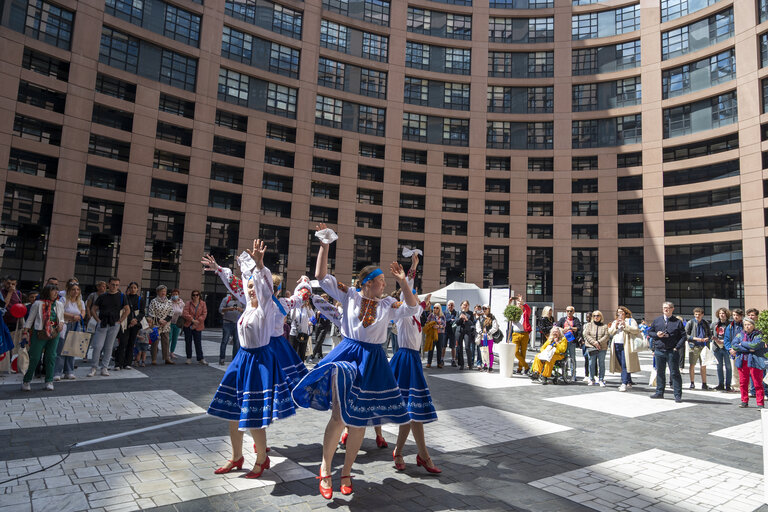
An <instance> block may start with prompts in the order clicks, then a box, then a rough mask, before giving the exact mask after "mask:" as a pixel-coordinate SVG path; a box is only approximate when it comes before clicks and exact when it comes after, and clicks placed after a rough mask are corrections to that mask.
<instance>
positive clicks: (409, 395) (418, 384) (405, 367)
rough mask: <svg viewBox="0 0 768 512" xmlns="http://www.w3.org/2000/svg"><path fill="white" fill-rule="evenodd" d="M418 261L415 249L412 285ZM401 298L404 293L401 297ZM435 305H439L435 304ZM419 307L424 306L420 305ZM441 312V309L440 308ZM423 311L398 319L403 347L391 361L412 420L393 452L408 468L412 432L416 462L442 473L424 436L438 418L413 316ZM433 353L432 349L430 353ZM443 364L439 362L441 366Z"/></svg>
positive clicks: (401, 466)
mask: <svg viewBox="0 0 768 512" xmlns="http://www.w3.org/2000/svg"><path fill="white" fill-rule="evenodd" d="M418 264H419V255H418V254H416V253H414V254H413V255H412V256H411V269H410V270H409V271H408V278H409V279H408V285H409V286H411V285H412V282H413V281H412V280H413V277H412V274H411V273H412V272H413V275H414V276H415V270H416V266H417V265H418ZM401 298H402V297H401ZM435 308H436V309H439V308H440V306H439V305H438V304H435ZM419 310H421V307H420V306H419ZM441 313H442V311H441ZM419 314H420V313H417V314H416V315H414V316H412V317H410V318H401V319H399V320H397V322H396V325H397V330H398V333H399V334H400V340H399V342H400V350H398V351H397V353H396V354H395V355H394V356H393V357H392V359H391V360H390V361H389V365H390V366H391V367H392V373H394V375H395V380H396V381H397V385H398V386H399V387H400V394H401V395H402V396H403V400H404V401H405V408H406V410H407V411H408V417H409V418H410V422H408V423H406V424H404V425H400V432H399V433H398V435H397V446H396V447H395V450H394V451H393V452H392V459H394V461H395V468H396V469H397V470H398V471H403V470H404V469H405V460H404V459H403V447H404V446H405V442H406V441H407V440H408V434H410V433H411V432H413V440H414V441H416V447H417V449H418V454H417V455H416V465H417V466H424V469H426V470H427V471H428V472H430V473H441V472H442V471H440V470H439V469H438V468H437V466H435V463H434V462H432V459H431V458H430V456H429V451H428V450H427V443H426V441H425V440H424V424H425V423H429V422H430V421H435V420H436V419H437V412H436V411H435V406H434V405H433V404H432V396H431V395H430V393H429V387H428V386H427V381H426V380H425V379H424V370H422V368H421V351H420V349H421V332H419V331H420V330H419V326H418V324H417V323H416V322H414V321H413V320H414V319H415V318H417V317H418V316H419ZM435 315H436V313H432V314H430V315H429V317H430V321H433V320H434V318H433V317H434V316H435ZM431 355H432V353H431V352H430V356H431ZM441 366H442V365H438V368H440V367H441Z"/></svg>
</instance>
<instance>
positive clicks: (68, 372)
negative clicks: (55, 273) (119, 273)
mask: <svg viewBox="0 0 768 512" xmlns="http://www.w3.org/2000/svg"><path fill="white" fill-rule="evenodd" d="M62 316H63V318H64V322H66V327H65V328H64V330H63V331H62V333H61V336H60V337H59V345H58V347H57V348H56V367H55V369H54V371H53V380H54V381H59V380H61V379H62V378H64V379H68V380H75V379H76V378H77V377H75V358H74V357H73V356H62V355H61V351H62V350H63V349H64V341H65V340H66V336H67V333H68V332H69V331H73V330H75V329H76V328H77V325H78V324H79V323H80V322H83V320H84V318H85V303H84V302H83V299H82V297H81V295H80V285H78V284H70V285H68V286H67V294H66V295H65V296H64V307H63V309H62ZM62 338H63V339H62ZM62 373H63V375H62Z"/></svg>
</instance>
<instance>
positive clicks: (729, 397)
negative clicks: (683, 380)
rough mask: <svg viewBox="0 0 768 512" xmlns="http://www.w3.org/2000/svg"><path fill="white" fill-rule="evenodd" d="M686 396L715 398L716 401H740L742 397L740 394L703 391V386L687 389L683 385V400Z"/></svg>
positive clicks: (697, 385)
mask: <svg viewBox="0 0 768 512" xmlns="http://www.w3.org/2000/svg"><path fill="white" fill-rule="evenodd" d="M686 395H694V396H704V397H707V398H714V399H716V400H740V399H741V395H740V394H739V393H720V392H719V391H705V390H703V389H701V384H696V389H687V388H686V387H685V385H683V399H685V396H686Z"/></svg>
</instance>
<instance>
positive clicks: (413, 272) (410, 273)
mask: <svg viewBox="0 0 768 512" xmlns="http://www.w3.org/2000/svg"><path fill="white" fill-rule="evenodd" d="M408 279H410V280H411V281H413V280H415V279H416V269H415V268H409V269H408Z"/></svg>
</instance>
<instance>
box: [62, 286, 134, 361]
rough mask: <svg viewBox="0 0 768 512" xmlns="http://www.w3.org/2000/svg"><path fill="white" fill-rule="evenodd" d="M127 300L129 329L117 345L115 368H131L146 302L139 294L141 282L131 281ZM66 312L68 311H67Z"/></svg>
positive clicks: (127, 290) (127, 291) (126, 294)
mask: <svg viewBox="0 0 768 512" xmlns="http://www.w3.org/2000/svg"><path fill="white" fill-rule="evenodd" d="M125 302H126V304H128V308H129V311H128V316H127V317H126V321H127V329H126V330H125V331H123V333H122V334H121V336H120V344H119V345H118V346H117V356H116V357H115V370H119V369H120V368H123V369H125V370H129V369H131V361H132V360H133V344H134V343H135V342H136V336H137V335H138V334H139V329H141V320H142V319H143V318H144V304H143V303H142V301H141V295H139V283H137V282H136V281H131V283H130V284H129V285H128V288H127V289H126V291H125ZM65 313H66V311H65Z"/></svg>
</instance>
